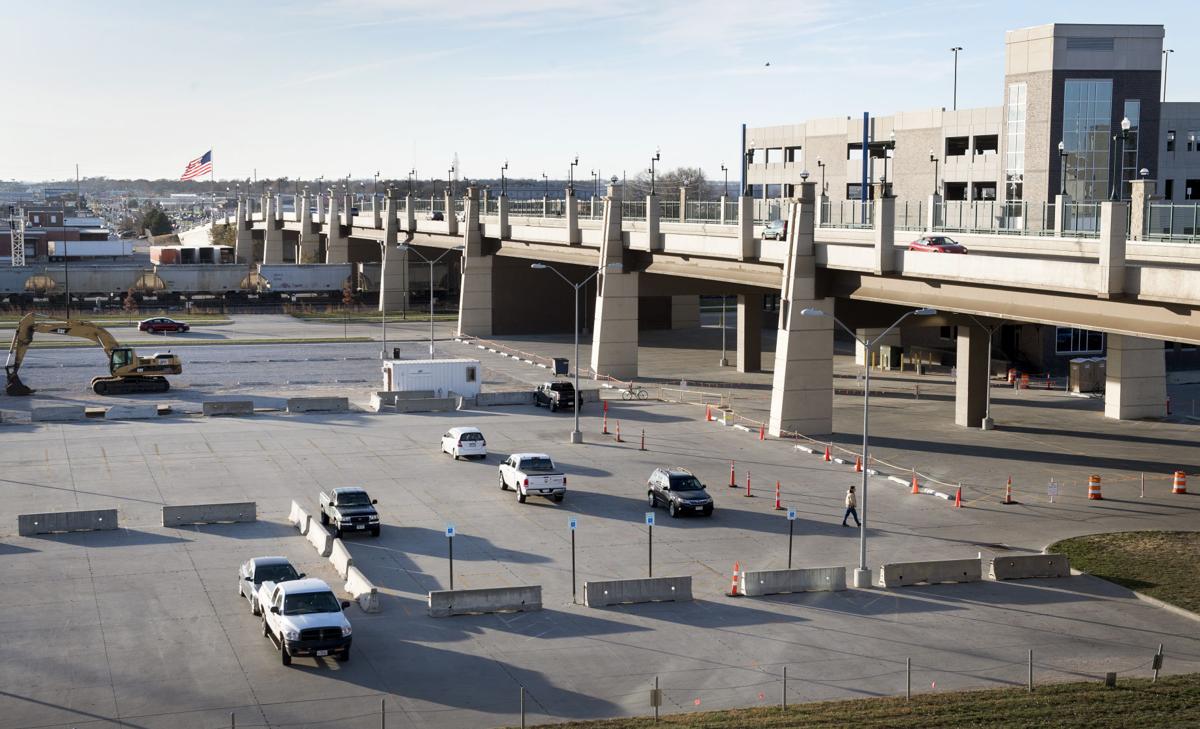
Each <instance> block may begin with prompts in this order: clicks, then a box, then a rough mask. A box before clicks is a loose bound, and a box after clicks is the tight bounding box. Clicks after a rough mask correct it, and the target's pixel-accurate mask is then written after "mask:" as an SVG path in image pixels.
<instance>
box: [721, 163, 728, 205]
mask: <svg viewBox="0 0 1200 729" xmlns="http://www.w3.org/2000/svg"><path fill="white" fill-rule="evenodd" d="M721 173H722V174H723V175H725V185H724V186H723V187H722V188H721V190H722V193H723V194H722V195H721V196H722V197H724V198H728V197H729V168H728V167H726V166H725V165H721Z"/></svg>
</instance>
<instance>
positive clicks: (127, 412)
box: [104, 402, 158, 420]
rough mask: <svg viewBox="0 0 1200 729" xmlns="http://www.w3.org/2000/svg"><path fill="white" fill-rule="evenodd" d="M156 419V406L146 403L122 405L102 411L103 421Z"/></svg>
mask: <svg viewBox="0 0 1200 729" xmlns="http://www.w3.org/2000/svg"><path fill="white" fill-rule="evenodd" d="M157 417H158V405H157V404H155V403H152V402H147V403H141V402H138V403H122V404H121V405H113V406H112V407H110V408H108V410H105V411H104V419H105V420H149V419H150V418H157Z"/></svg>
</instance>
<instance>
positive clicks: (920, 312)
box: [800, 308, 937, 587]
mask: <svg viewBox="0 0 1200 729" xmlns="http://www.w3.org/2000/svg"><path fill="white" fill-rule="evenodd" d="M936 313H937V311H936V310H935V309H929V308H924V309H916V310H913V311H907V312H905V313H904V315H903V316H901V317H900V318H899V319H897V320H896V321H895V323H893V324H892V325H891V326H890V327H888V328H887V329H885V330H883V333H882V334H880V335H879V336H877V337H875V338H874V339H868V338H865V337H859V336H858V335H857V334H855V333H854V330H852V329H850V328H849V327H847V326H846V325H845V324H843V323H842V322H841V320H840V319H838V318H837V317H836V316H833V315H831V314H826V313H825V312H824V311H822V310H821V309H814V308H807V309H803V310H801V311H800V315H801V316H828V317H830V318H831V319H833V321H834V323H836V324H837V325H838V326H840V327H841V328H842V329H844V330H845V331H846V333H847V334H849V335H850V336H851V337H853V338H854V341H856V342H858V343H859V344H861V345H862V346H863V350H864V356H865V357H866V364H867V366H866V368H865V370H866V375H865V377H864V379H863V428H862V431H863V437H862V460H863V462H862V485H861V489H862V491H861V493H860V495H859V496H860V499H859V500H860V503H861V506H862V509H861V513H860V517H861V518H860V520H859V526H858V569H856V570H855V571H854V586H855V587H870V586H871V570H870V569H868V568H867V470H868V469H869V468H870V463H871V461H870V458H869V455H868V450H867V449H868V446H869V439H870V431H869V429H868V427H869V423H870V421H869V416H870V409H871V349H872V348H873V347H874V346H875V345H876V344H878V343H879V342H880V340H882V339H883V338H884V337H886V336H887V335H888V334H891V332H892V330H893V329H895V328H896V327H897V326H899V325H900V322H902V321H904V320H905V319H907V318H908V317H910V316H912V315H914V314H915V315H917V316H932V315H933V314H936Z"/></svg>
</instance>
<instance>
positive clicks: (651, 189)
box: [650, 149, 662, 195]
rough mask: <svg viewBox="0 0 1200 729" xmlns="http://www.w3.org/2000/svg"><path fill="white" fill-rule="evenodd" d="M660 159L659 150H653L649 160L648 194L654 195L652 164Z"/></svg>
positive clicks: (660, 153) (660, 152)
mask: <svg viewBox="0 0 1200 729" xmlns="http://www.w3.org/2000/svg"><path fill="white" fill-rule="evenodd" d="M661 158H662V151H661V150H657V149H656V150H654V156H653V157H651V158H650V194H651V195H653V194H654V163H655V162H657V161H658V160H659V159H661Z"/></svg>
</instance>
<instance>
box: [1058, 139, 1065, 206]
mask: <svg viewBox="0 0 1200 729" xmlns="http://www.w3.org/2000/svg"><path fill="white" fill-rule="evenodd" d="M1058 166H1059V177H1061V178H1062V180H1061V183H1060V184H1059V186H1058V194H1059V195H1066V194H1067V145H1066V143H1064V142H1063V141H1062V140H1061V139H1060V140H1059V142H1058Z"/></svg>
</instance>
